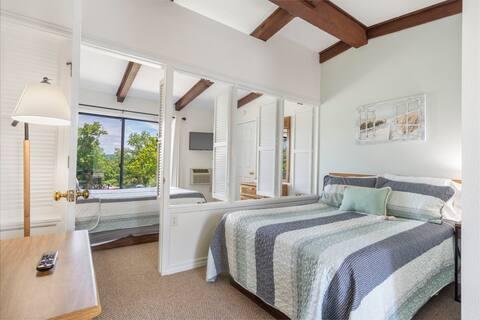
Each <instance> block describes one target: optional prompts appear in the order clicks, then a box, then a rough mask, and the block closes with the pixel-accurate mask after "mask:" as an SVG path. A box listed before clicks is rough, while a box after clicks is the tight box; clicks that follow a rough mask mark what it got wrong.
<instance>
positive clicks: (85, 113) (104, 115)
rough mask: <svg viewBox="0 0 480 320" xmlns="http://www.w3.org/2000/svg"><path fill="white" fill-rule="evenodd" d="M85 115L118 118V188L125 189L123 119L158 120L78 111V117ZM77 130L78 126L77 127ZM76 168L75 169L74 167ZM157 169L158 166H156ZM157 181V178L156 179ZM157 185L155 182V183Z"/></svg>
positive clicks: (156, 122) (150, 121)
mask: <svg viewBox="0 0 480 320" xmlns="http://www.w3.org/2000/svg"><path fill="white" fill-rule="evenodd" d="M82 115H85V116H93V117H100V118H109V119H119V120H121V135H120V145H121V147H120V164H119V166H120V173H119V188H118V189H119V190H123V189H126V188H124V184H123V180H124V159H125V121H126V120H132V121H142V122H149V123H155V124H157V126H158V121H153V120H145V119H136V118H131V117H121V116H111V115H106V114H98V113H92V112H84V111H80V112H78V117H79V118H80V116H82ZM77 130H78V128H77ZM158 138H159V136H158V133H157V139H158ZM157 157H158V151H157ZM75 170H76V169H75ZM157 170H158V168H157ZM156 181H157V183H158V179H156ZM155 187H157V184H156V185H155Z"/></svg>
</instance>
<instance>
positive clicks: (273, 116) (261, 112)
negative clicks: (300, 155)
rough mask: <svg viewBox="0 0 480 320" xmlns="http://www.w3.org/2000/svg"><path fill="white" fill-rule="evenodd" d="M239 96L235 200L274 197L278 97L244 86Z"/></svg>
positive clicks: (235, 146)
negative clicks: (246, 88)
mask: <svg viewBox="0 0 480 320" xmlns="http://www.w3.org/2000/svg"><path fill="white" fill-rule="evenodd" d="M238 97H239V98H240V99H239V100H238V103H237V108H236V112H235V117H234V118H235V130H236V134H235V137H236V139H237V140H236V141H235V143H234V145H233V147H234V148H235V154H236V155H237V157H236V159H235V163H236V173H237V177H236V178H237V179H236V181H237V182H238V185H237V190H236V199H235V200H252V199H262V198H272V197H275V194H276V192H277V191H276V186H275V185H276V181H277V179H276V175H277V174H276V169H275V168H276V167H277V166H276V165H275V159H276V157H275V149H276V147H277V146H276V145H277V143H278V139H277V118H278V117H277V114H278V105H279V99H278V98H277V97H273V96H269V95H266V94H261V93H258V92H252V91H247V90H242V89H240V90H238Z"/></svg>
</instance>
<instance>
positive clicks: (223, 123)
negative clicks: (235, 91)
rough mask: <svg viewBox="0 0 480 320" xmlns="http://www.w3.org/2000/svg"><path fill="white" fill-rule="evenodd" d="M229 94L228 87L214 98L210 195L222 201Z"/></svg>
mask: <svg viewBox="0 0 480 320" xmlns="http://www.w3.org/2000/svg"><path fill="white" fill-rule="evenodd" d="M231 95H232V92H231V89H229V90H228V91H227V92H225V93H223V94H221V95H219V96H217V97H216V99H215V119H214V127H213V131H214V133H213V136H214V140H213V184H212V196H213V198H215V199H217V200H222V201H226V200H227V198H228V197H227V195H228V176H229V166H228V165H229V164H228V151H229V143H228V142H229V138H230V109H231V101H232V99H231Z"/></svg>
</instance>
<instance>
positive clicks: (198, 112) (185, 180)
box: [175, 99, 214, 201]
mask: <svg viewBox="0 0 480 320" xmlns="http://www.w3.org/2000/svg"><path fill="white" fill-rule="evenodd" d="M213 114H214V109H213V101H210V100H203V99H195V100H194V101H192V102H191V103H190V104H188V105H187V106H186V107H185V108H183V109H182V110H181V111H176V112H175V119H176V124H175V125H176V126H178V129H177V130H176V132H177V133H178V134H179V140H178V141H179V148H180V150H179V151H180V152H179V160H180V161H179V171H180V172H179V176H180V177H179V178H180V179H179V182H180V183H179V187H180V188H185V189H190V190H196V191H199V192H202V193H203V194H204V195H205V197H206V198H207V201H213V198H212V186H211V185H192V184H190V169H192V168H196V169H212V164H213V151H196V150H189V133H190V132H212V133H213ZM183 117H185V118H186V120H182V118H183Z"/></svg>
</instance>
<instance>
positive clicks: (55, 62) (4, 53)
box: [0, 17, 68, 227]
mask: <svg viewBox="0 0 480 320" xmlns="http://www.w3.org/2000/svg"><path fill="white" fill-rule="evenodd" d="M0 20H2V21H1V28H0V29H1V34H0V38H1V46H0V48H1V49H0V50H1V59H0V60H1V61H0V72H1V78H0V85H1V87H0V97H1V100H0V106H1V108H0V115H1V120H0V121H1V123H0V163H1V167H0V177H1V185H0V222H1V224H2V225H0V227H2V226H3V225H4V224H11V223H12V224H19V223H21V221H22V219H23V178H22V177H23V166H22V164H23V152H22V143H23V137H24V129H23V124H22V123H20V124H18V125H17V127H15V128H14V127H12V126H11V122H12V119H11V115H12V112H13V110H14V108H15V106H16V103H17V99H18V98H19V97H20V94H21V93H22V90H23V89H24V87H25V85H26V84H27V83H35V82H40V81H41V79H42V77H44V76H47V77H49V78H52V79H53V81H52V83H53V84H56V85H58V84H59V81H58V79H59V78H60V71H59V70H60V66H59V62H60V61H62V64H61V67H63V66H65V60H62V58H63V56H62V55H61V50H60V49H61V48H62V46H64V45H66V44H67V43H68V40H66V39H65V38H62V37H60V36H56V35H52V34H49V33H47V32H44V31H40V30H36V29H33V28H30V27H28V26H24V25H20V24H16V23H13V22H9V21H8V20H7V19H5V20H4V19H3V17H2V19H0ZM30 140H31V219H32V224H35V222H36V221H46V220H51V219H59V220H60V219H63V216H62V215H63V211H60V210H56V209H55V208H56V207H55V202H54V201H53V197H52V194H53V192H54V191H55V187H56V171H57V161H58V159H57V153H58V146H59V141H58V128H56V127H53V126H39V125H31V126H30Z"/></svg>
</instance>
